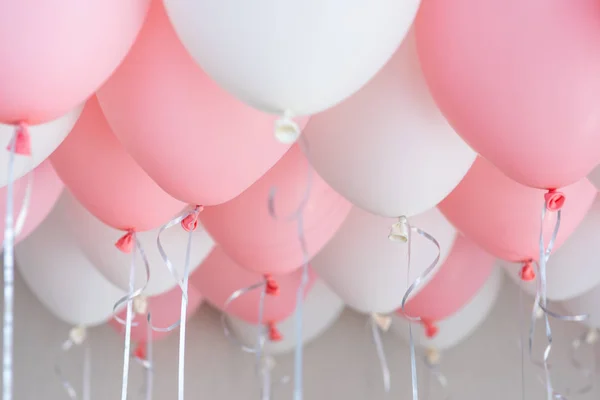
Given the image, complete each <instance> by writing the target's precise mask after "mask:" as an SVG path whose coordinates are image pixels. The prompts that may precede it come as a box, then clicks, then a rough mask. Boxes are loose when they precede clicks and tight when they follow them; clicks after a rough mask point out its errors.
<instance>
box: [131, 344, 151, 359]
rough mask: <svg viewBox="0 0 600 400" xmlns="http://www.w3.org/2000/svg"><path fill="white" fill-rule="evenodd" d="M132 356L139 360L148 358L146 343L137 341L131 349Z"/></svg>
mask: <svg viewBox="0 0 600 400" xmlns="http://www.w3.org/2000/svg"><path fill="white" fill-rule="evenodd" d="M133 356H134V357H135V358H137V359H138V360H141V361H146V360H147V359H148V348H147V347H146V343H143V342H141V343H138V344H137V346H135V350H133Z"/></svg>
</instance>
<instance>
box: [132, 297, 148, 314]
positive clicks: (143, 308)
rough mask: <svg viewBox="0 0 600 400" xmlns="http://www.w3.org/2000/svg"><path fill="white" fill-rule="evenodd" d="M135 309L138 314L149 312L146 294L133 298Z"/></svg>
mask: <svg viewBox="0 0 600 400" xmlns="http://www.w3.org/2000/svg"><path fill="white" fill-rule="evenodd" d="M133 311H134V312H135V313H136V314H138V315H146V314H147V313H148V298H147V297H146V296H135V297H134V298H133Z"/></svg>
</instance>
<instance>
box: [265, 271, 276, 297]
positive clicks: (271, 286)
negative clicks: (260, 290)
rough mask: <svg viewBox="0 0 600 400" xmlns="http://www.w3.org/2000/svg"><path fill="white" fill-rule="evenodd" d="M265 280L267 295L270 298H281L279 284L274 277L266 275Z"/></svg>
mask: <svg viewBox="0 0 600 400" xmlns="http://www.w3.org/2000/svg"><path fill="white" fill-rule="evenodd" d="M264 278H265V293H266V294H267V295H269V296H279V283H277V281H276V280H275V278H273V276H272V275H270V274H266V275H265V276H264Z"/></svg>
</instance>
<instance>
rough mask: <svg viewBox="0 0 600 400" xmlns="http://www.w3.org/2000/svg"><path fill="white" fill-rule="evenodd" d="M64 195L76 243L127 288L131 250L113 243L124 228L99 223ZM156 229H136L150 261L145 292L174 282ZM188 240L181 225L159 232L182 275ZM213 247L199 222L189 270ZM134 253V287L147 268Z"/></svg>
mask: <svg viewBox="0 0 600 400" xmlns="http://www.w3.org/2000/svg"><path fill="white" fill-rule="evenodd" d="M66 197H67V199H66V200H67V201H68V203H69V211H68V217H69V222H70V224H71V229H73V231H74V232H75V233H76V236H77V241H78V243H79V245H80V246H81V248H82V249H83V251H84V252H85V254H86V255H87V257H88V258H89V259H90V260H91V261H92V263H93V264H94V265H95V266H96V268H97V269H98V271H100V273H102V274H103V275H104V276H105V277H106V279H108V280H109V281H111V282H112V283H113V284H115V285H117V286H118V287H120V288H122V289H123V290H128V288H129V271H130V266H131V260H132V254H125V253H123V252H121V251H119V250H118V249H117V248H116V247H115V242H116V241H117V240H118V239H119V238H120V237H121V236H123V234H124V233H123V231H119V230H117V229H114V228H112V227H110V226H108V225H105V224H104V223H102V221H100V220H99V219H97V218H96V217H94V216H93V215H92V214H91V213H89V212H88V211H87V210H86V209H85V208H84V207H83V206H82V205H81V204H80V203H79V202H78V201H77V200H76V199H75V197H73V195H71V194H70V193H68V194H67V195H66ZM158 231H159V230H158V229H154V230H151V231H146V232H138V233H136V236H137V238H138V240H139V241H140V243H141V245H142V248H143V250H144V253H145V254H146V257H147V258H148V262H149V264H150V280H149V281H148V286H147V287H146V290H145V291H144V294H145V295H146V296H156V295H159V294H161V293H165V292H167V291H168V290H170V289H172V288H173V287H174V286H175V285H176V284H177V282H176V280H175V279H174V277H173V276H172V275H171V273H170V272H169V270H168V269H167V266H166V265H165V263H164V262H163V259H162V257H161V255H160V253H159V252H158V247H157V244H156V238H157V236H158ZM187 240H188V232H186V231H185V230H183V228H181V227H180V226H174V227H172V228H170V229H167V230H166V231H165V232H163V233H162V234H161V243H162V245H163V247H164V249H165V251H166V253H167V255H168V257H169V259H170V260H171V263H172V264H173V267H174V269H175V270H176V271H177V274H178V275H179V277H180V278H181V277H183V270H184V262H185V251H186V246H187ZM213 247H214V242H213V240H212V238H211V237H210V236H209V235H208V233H207V232H206V231H205V230H204V229H202V226H201V225H198V229H196V231H195V232H194V233H193V238H192V249H191V256H190V273H191V272H193V271H194V270H195V269H196V268H197V267H198V266H199V265H200V263H202V261H203V260H204V259H205V258H206V256H208V254H209V253H210V251H211V250H212V248H213ZM135 257H136V269H135V282H136V284H135V287H141V286H142V285H143V284H144V283H145V281H146V272H145V268H144V263H143V262H142V259H141V256H140V255H139V254H136V255H135Z"/></svg>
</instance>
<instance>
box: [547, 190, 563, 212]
mask: <svg viewBox="0 0 600 400" xmlns="http://www.w3.org/2000/svg"><path fill="white" fill-rule="evenodd" d="M565 200H566V198H565V195H564V193H562V192H559V191H557V190H556V189H549V190H548V191H547V192H546V193H545V194H544V201H545V202H546V209H547V210H548V211H551V212H557V211H559V210H561V209H562V208H563V206H564V204H565Z"/></svg>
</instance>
